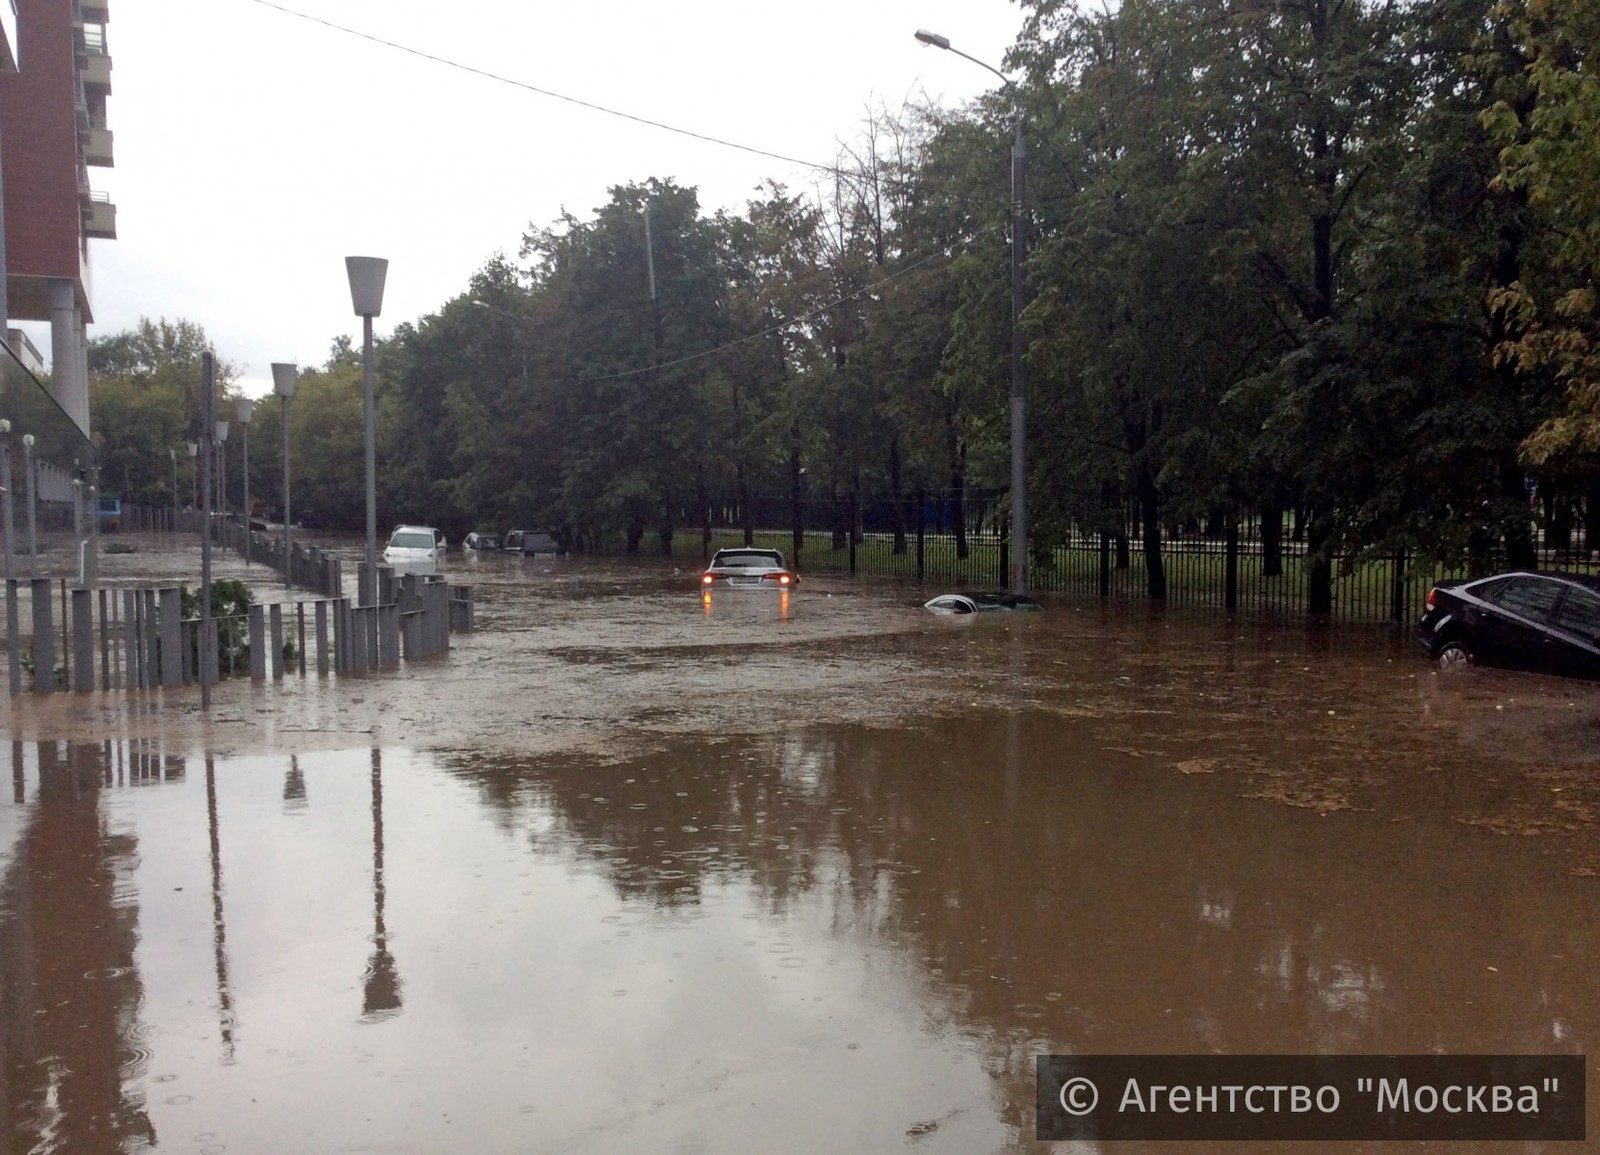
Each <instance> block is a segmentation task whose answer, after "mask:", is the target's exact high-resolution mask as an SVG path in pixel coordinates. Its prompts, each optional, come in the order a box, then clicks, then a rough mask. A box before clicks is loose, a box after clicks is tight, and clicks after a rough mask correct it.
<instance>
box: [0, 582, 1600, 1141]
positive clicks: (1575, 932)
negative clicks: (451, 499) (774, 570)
mask: <svg viewBox="0 0 1600 1155" xmlns="http://www.w3.org/2000/svg"><path fill="white" fill-rule="evenodd" d="M481 561H482V562H486V563H488V564H480V565H476V566H472V567H471V568H470V569H469V568H468V567H467V566H466V565H464V564H463V565H462V567H461V572H460V575H458V574H455V573H453V574H452V575H451V576H452V578H453V579H456V578H458V576H459V577H464V576H467V575H470V579H471V580H473V582H474V584H475V586H476V588H477V589H478V591H479V623H480V626H481V627H482V629H481V631H480V632H479V633H478V634H475V635H472V636H470V637H468V638H465V639H460V641H459V644H458V645H457V647H456V649H455V650H454V651H453V652H452V654H451V655H450V657H449V658H447V659H442V660H440V661H439V662H437V663H434V664H430V666H429V667H428V668H407V669H406V670H404V671H401V672H399V673H397V674H393V675H386V676H383V677H375V678H359V679H358V678H347V679H342V680H341V679H333V680H330V681H327V682H318V681H316V680H315V679H313V680H312V681H310V682H307V683H298V682H290V683H288V684H286V685H284V686H283V687H281V688H276V687H271V686H258V687H251V686H248V685H230V686H226V687H224V688H222V689H221V690H219V692H218V694H217V696H216V702H215V704H214V706H213V710H212V714H211V716H210V718H205V717H202V716H201V715H200V713H199V711H198V704H197V703H196V702H193V701H191V700H189V698H188V697H186V696H182V695H173V696H170V697H166V698H160V697H157V698H155V699H153V700H150V701H144V702H132V703H129V702H127V701H125V700H123V699H121V698H120V697H117V696H105V697H102V696H100V695H90V696H87V697H86V698H84V699H75V698H70V697H67V696H62V697H60V698H57V699H51V700H46V699H40V700H32V699H29V700H25V701H23V702H20V703H17V704H16V705H15V708H14V709H13V711H12V714H11V715H10V730H11V734H10V737H11V738H12V742H11V744H10V746H9V761H10V772H11V783H10V787H9V789H8V790H7V791H6V792H5V793H4V796H3V801H0V1060H3V1064H4V1066H3V1070H0V1078H3V1081H4V1083H3V1087H4V1094H0V1113H3V1114H0V1151H11V1150H15V1151H35V1150H37V1151H66V1152H79V1151H84V1152H92V1151H106V1152H121V1151H136V1150H143V1149H147V1148H154V1149H179V1150H196V1151H203V1152H212V1153H214V1152H219V1151H224V1150H226V1151H234V1152H256V1151H261V1152H268V1151H272V1152H276V1151H287V1150H293V1151H306V1152H347V1151H350V1152H353V1151H407V1152H409V1151H415V1152H434V1151H441V1150H456V1149H466V1150H482V1151H491V1152H502V1151H503V1152H541V1151H552V1152H553V1151H598V1152H610V1151H617V1152H621V1151H628V1152H635V1151H652V1150H662V1151H675V1152H691V1151H706V1152H724V1151H726V1152H735V1151H737V1152H745V1151H824V1150H826V1151H859V1152H879V1151H896V1150H908V1151H929V1152H943V1151H950V1152H958V1151H959V1152H970V1151H990V1150H994V1151H1000V1150H1023V1149H1031V1148H1033V1147H1034V1146H1036V1145H1035V1144H1034V1142H1033V1139H1032V1136H1033V1105H1032V1095H1033V1057H1034V1056H1035V1055H1036V1054H1038V1053H1041V1052H1050V1051H1078V1052H1096V1051H1098V1052H1107V1051H1117V1052H1145V1051H1148V1052H1168V1053H1211V1052H1222V1053H1235V1054H1244V1053H1306V1052H1314V1053H1335V1054H1337V1053H1362V1052H1367V1053H1372V1052H1379V1053H1381V1052H1408V1053H1414V1052H1421V1051H1441V1052H1446V1053H1478V1052H1501V1051H1509V1052H1576V1053H1582V1052H1584V1051H1586V1050H1587V1049H1588V1047H1589V1044H1590V1042H1591V1040H1592V1039H1593V1038H1594V1036H1595V1035H1596V1033H1597V1029H1600V997H1597V991H1600V985H1597V984H1596V982H1595V980H1594V966H1593V960H1594V958H1595V957H1597V954H1600V952H1597V947H1600V943H1597V941H1596V939H1597V937H1600V930H1597V928H1600V918H1597V917H1596V916H1597V915H1600V891H1597V890H1596V884H1595V881H1594V879H1593V878H1592V877H1589V875H1590V874H1591V872H1592V871H1593V869H1594V865H1595V858H1596V855H1595V840H1594V814H1595V811H1594V809H1593V807H1594V805H1595V793H1594V773H1595V766H1594V759H1595V753H1596V742H1595V735H1596V733H1597V730H1596V718H1597V716H1600V703H1597V700H1596V695H1595V693H1594V690H1593V688H1592V687H1587V686H1583V685H1579V684H1575V683H1566V682H1560V681H1556V680H1554V679H1543V678H1534V677H1523V676H1518V675H1511V674H1503V673H1495V672H1491V671H1479V672H1475V674H1474V675H1473V676H1471V677H1468V678H1465V679H1456V680H1451V679H1444V678H1440V677H1439V676H1437V675H1434V674H1432V673H1430V672H1429V671H1428V670H1427V668H1426V666H1425V665H1424V664H1422V663H1421V661H1420V659H1419V658H1418V657H1417V656H1416V655H1414V654H1413V653H1412V652H1411V650H1410V648H1408V646H1407V645H1405V644H1404V643H1403V642H1394V641H1390V640H1386V639H1385V638H1384V637H1382V636H1381V635H1370V636H1369V635H1334V636H1329V635H1318V634H1308V633H1306V632H1305V631H1303V630H1296V629H1288V628H1281V627H1279V628H1269V627H1263V626H1255V625H1252V626H1248V627H1246V626H1237V625H1236V626H1227V625H1223V624H1219V623H1216V622H1214V621H1209V620H1205V619H1182V618H1177V617H1175V616H1172V615H1168V616H1165V617H1149V616H1146V615H1143V614H1137V615H1135V614H1131V613H1129V612H1126V611H1116V610H1112V611H1102V610H1101V609H1099V608H1098V607H1094V608H1086V609H1073V608H1072V607H1070V606H1055V607H1053V608H1052V609H1051V611H1049V612H1047V613H1046V614H1043V615H1038V616H1030V617H1026V618H1022V617H1018V618H1014V619H993V620H991V619H987V618H986V619H985V620H981V621H979V620H968V621H950V620H937V619H931V618H927V617H924V616H923V615H922V614H920V613H919V612H918V611H917V610H916V609H915V606H916V604H917V597H918V595H917V594H916V593H915V592H914V591H893V590H890V591H884V590H882V589H872V588H866V587H855V586H851V585H849V584H848V583H843V582H837V583H827V582H816V583H808V584H807V585H806V586H805V587H803V590H802V592H799V593H797V594H796V595H794V596H793V597H792V599H791V601H790V604H789V605H788V606H787V607H784V606H782V605H780V604H778V603H776V602H774V601H772V600H766V601H749V600H746V601H740V600H737V599H735V600H731V601H730V602H728V603H727V604H723V603H721V602H714V604H712V605H711V606H709V607H708V606H706V605H705V604H704V603H703V602H702V601H701V600H700V599H699V598H698V596H697V594H696V593H695V592H694V590H693V578H694V571H693V570H692V568H691V567H687V566H685V567H680V568H681V569H682V571H683V572H681V573H678V574H674V573H673V572H672V571H671V568H670V567H655V568H627V567H620V566H583V565H565V564H563V565H559V566H553V565H548V564H540V563H532V562H523V561H521V560H520V559H500V558H488V559H481ZM0 749H4V748H0ZM1592 1093H1593V1087H1592V1086H1591V1094H1592ZM1152 1149H1166V1150H1170V1149H1173V1148H1172V1146H1171V1145H1162V1146H1161V1147H1159V1148H1152ZM1256 1149H1258V1150H1269V1149H1270V1148H1269V1147H1266V1146H1261V1147H1257V1148H1256ZM1332 1149H1333V1148H1332V1147H1330V1146H1329V1145H1322V1146H1319V1147H1318V1148H1317V1150H1321V1151H1328V1150H1332ZM1451 1149H1452V1150H1471V1149H1473V1148H1471V1146H1470V1145H1468V1146H1465V1147H1463V1146H1459V1145H1458V1146H1455V1147H1452V1148H1451ZM1482 1149H1483V1150H1505V1149H1507V1148H1506V1147H1505V1146H1504V1145H1501V1146H1496V1147H1489V1146H1485V1147H1484V1148H1482Z"/></svg>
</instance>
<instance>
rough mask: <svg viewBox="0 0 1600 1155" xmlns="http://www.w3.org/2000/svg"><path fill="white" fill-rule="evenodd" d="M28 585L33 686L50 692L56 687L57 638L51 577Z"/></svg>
mask: <svg viewBox="0 0 1600 1155" xmlns="http://www.w3.org/2000/svg"><path fill="white" fill-rule="evenodd" d="M28 586H29V590H28V593H29V595H30V600H31V601H32V602H33V688H34V689H35V690H37V691H38V692H39V693H41V694H50V693H54V692H55V688H56V639H55V625H54V623H53V622H52V621H51V614H50V579H49V578H47V577H42V578H34V579H33V580H31V581H30V582H29V583H28Z"/></svg>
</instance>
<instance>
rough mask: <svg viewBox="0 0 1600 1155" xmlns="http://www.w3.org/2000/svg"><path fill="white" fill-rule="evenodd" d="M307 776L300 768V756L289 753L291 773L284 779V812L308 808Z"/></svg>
mask: <svg viewBox="0 0 1600 1155" xmlns="http://www.w3.org/2000/svg"><path fill="white" fill-rule="evenodd" d="M306 801H307V799H306V776H305V772H304V771H302V770H301V769H300V758H299V756H298V755H296V754H290V755H289V774H288V776H287V777H286V778H284V780H283V812H284V813H285V814H295V813H298V812H299V811H301V810H304V809H305V808H306Z"/></svg>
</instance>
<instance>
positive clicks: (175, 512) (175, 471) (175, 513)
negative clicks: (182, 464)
mask: <svg viewBox="0 0 1600 1155" xmlns="http://www.w3.org/2000/svg"><path fill="white" fill-rule="evenodd" d="M167 456H168V457H170V458H172V532H173V533H177V532H178V451H177V450H176V449H169V450H167Z"/></svg>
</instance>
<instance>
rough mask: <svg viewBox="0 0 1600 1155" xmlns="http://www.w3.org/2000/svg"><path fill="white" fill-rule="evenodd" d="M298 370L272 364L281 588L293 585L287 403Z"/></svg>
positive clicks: (285, 365) (283, 363) (280, 364)
mask: <svg viewBox="0 0 1600 1155" xmlns="http://www.w3.org/2000/svg"><path fill="white" fill-rule="evenodd" d="M297 373H298V370H297V369H296V368H295V366H294V365H293V364H292V363H290V362H286V361H274V362H273V363H272V391H273V392H274V393H276V394H277V395H278V399H279V401H280V402H281V403H282V404H281V407H280V409H279V416H281V417H282V418H283V588H284V589H285V590H288V589H290V588H291V587H292V586H293V585H294V581H293V576H294V554H293V553H291V552H290V549H289V545H290V542H289V526H290V524H291V522H292V519H291V517H290V515H289V402H290V401H291V400H292V399H293V398H294V379H295V376H296V374H297Z"/></svg>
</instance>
